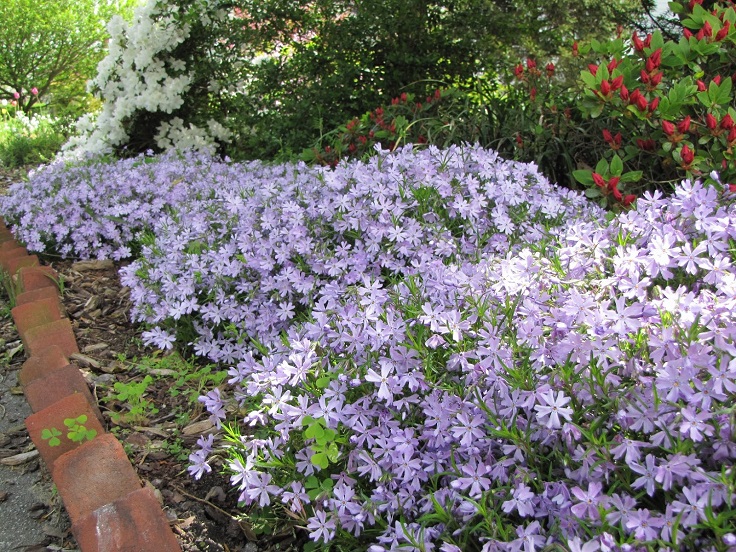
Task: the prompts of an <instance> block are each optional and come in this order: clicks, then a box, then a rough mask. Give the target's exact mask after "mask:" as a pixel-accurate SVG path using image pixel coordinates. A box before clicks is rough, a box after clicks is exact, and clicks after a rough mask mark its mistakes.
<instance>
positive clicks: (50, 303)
mask: <svg viewBox="0 0 736 552" xmlns="http://www.w3.org/2000/svg"><path fill="white" fill-rule="evenodd" d="M10 313H11V314H12V315H13V321H14V322H15V327H16V328H17V329H18V333H19V334H21V335H23V334H24V333H26V332H27V331H28V330H30V329H31V328H35V327H36V326H43V325H44V324H48V323H49V322H54V321H56V320H60V319H61V309H60V308H59V300H58V299H57V298H54V299H39V300H38V301H34V302H33V303H26V304H25V305H20V306H17V307H15V308H14V309H12V310H11V311H10Z"/></svg>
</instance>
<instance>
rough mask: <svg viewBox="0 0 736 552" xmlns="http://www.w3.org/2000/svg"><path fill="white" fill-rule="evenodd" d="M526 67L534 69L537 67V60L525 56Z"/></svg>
mask: <svg viewBox="0 0 736 552" xmlns="http://www.w3.org/2000/svg"><path fill="white" fill-rule="evenodd" d="M526 68H527V69H536V68H537V62H536V61H534V60H533V59H532V58H526Z"/></svg>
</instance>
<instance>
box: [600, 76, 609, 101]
mask: <svg viewBox="0 0 736 552" xmlns="http://www.w3.org/2000/svg"><path fill="white" fill-rule="evenodd" d="M610 93H611V83H610V82H608V81H607V80H602V81H601V94H602V95H603V96H606V97H607V96H608V95H609V94H610Z"/></svg>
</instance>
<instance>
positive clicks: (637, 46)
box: [631, 31, 644, 52]
mask: <svg viewBox="0 0 736 552" xmlns="http://www.w3.org/2000/svg"><path fill="white" fill-rule="evenodd" d="M631 41H632V42H633V43H634V50H636V51H637V52H643V51H644V42H643V41H642V40H641V39H640V38H639V35H638V34H636V31H634V34H633V35H632V36H631Z"/></svg>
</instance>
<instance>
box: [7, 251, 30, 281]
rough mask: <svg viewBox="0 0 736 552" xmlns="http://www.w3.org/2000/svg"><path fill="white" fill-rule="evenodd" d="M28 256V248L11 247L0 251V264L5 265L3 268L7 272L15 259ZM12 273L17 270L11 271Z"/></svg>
mask: <svg viewBox="0 0 736 552" xmlns="http://www.w3.org/2000/svg"><path fill="white" fill-rule="evenodd" d="M28 256H29V255H28V250H27V249H26V248H25V247H11V248H10V249H6V250H4V251H0V266H1V267H3V270H5V271H6V272H10V267H9V265H10V262H11V261H12V260H13V259H20V258H23V257H28ZM11 274H15V272H11Z"/></svg>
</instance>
